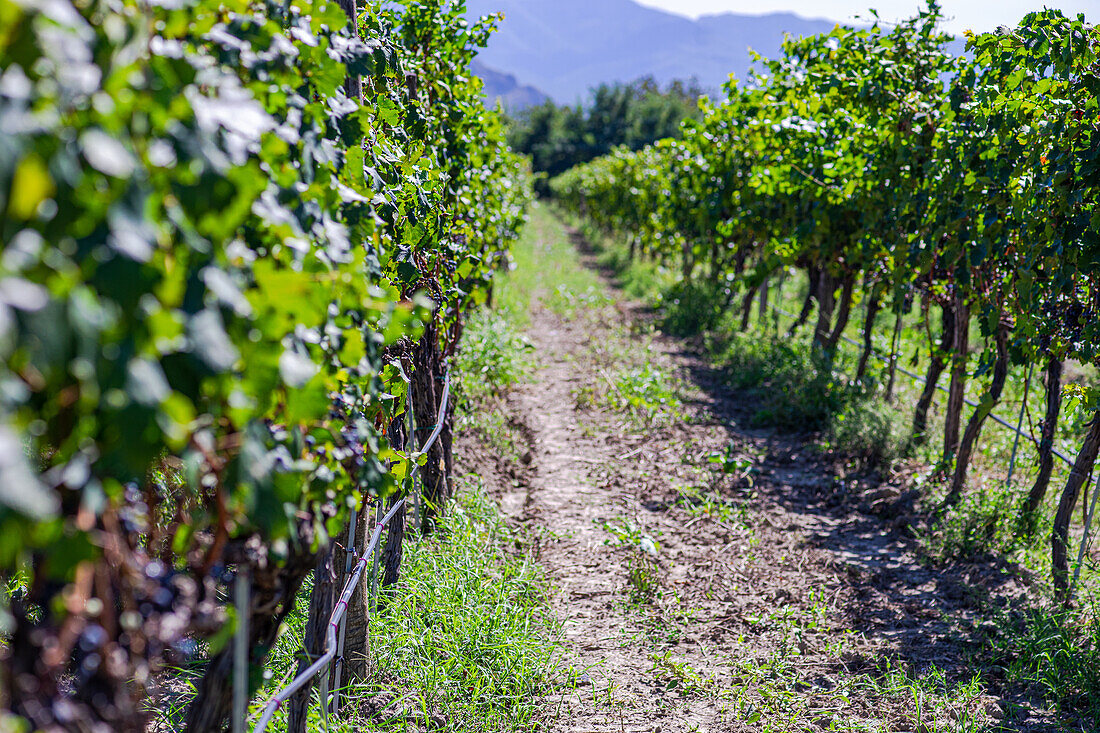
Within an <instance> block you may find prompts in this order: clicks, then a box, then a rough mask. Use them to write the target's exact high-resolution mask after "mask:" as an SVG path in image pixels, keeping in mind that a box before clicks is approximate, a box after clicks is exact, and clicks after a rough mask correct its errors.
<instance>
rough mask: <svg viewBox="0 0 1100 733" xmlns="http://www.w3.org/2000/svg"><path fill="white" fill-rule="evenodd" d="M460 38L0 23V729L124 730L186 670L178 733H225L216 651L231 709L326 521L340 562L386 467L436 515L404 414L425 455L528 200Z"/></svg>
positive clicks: (310, 563)
mask: <svg viewBox="0 0 1100 733" xmlns="http://www.w3.org/2000/svg"><path fill="white" fill-rule="evenodd" d="M463 12H464V7H463V3H462V2H439V1H437V0H427V1H426V2H418V3H410V4H407V5H403V6H396V5H393V4H383V3H380V2H367V3H363V4H360V5H359V6H358V7H357V5H356V3H354V2H350V3H346V4H343V6H342V5H341V4H337V3H332V2H323V1H320V0H291V1H290V2H282V1H279V2H274V1H272V2H263V1H261V2H254V3H231V4H229V5H226V4H224V3H221V2H217V1H210V2H207V1H205V0H200V1H198V2H188V3H145V2H138V1H136V0H121V1H118V2H115V1H114V0H111V1H109V2H108V1H101V0H91V1H90V2H79V3H71V2H68V0H59V2H53V3H48V4H40V3H24V2H22V1H21V0H0V125H2V127H3V130H4V132H3V135H2V136H0V242H3V251H2V255H0V395H2V396H0V573H2V577H3V580H4V587H5V592H4V593H3V595H2V596H0V600H2V605H0V628H2V629H3V635H4V637H3V638H4V642H3V652H2V657H3V665H4V671H3V675H2V677H3V680H2V684H3V690H2V694H0V701H2V707H3V710H2V712H0V727H5V728H7V727H10V726H11V725H15V726H16V727H20V726H22V727H25V728H26V729H33V730H60V729H66V730H114V731H139V730H143V729H144V726H145V720H146V718H147V716H148V714H149V709H148V703H147V700H146V698H147V696H148V693H149V690H150V689H151V688H152V687H153V686H155V684H156V682H157V674H158V673H159V672H160V671H161V670H162V669H164V667H165V665H169V664H174V663H180V662H181V661H184V660H185V659H186V654H187V650H188V649H189V648H191V647H193V646H194V645H195V643H196V642H199V643H201V648H204V649H206V650H208V652H209V655H210V658H211V659H210V663H209V664H208V665H207V666H206V667H205V672H204V674H203V675H202V679H201V680H200V681H199V682H198V684H197V687H198V691H197V696H196V697H195V699H194V702H193V703H192V705H191V709H190V714H189V716H188V727H189V729H190V730H193V731H214V730H221V729H223V727H224V725H225V722H226V720H227V717H228V715H229V707H230V700H231V695H232V691H233V680H232V676H231V674H230V672H231V670H232V665H231V663H230V660H231V657H230V653H229V650H228V648H227V644H228V641H229V639H230V637H231V635H232V634H233V633H234V629H235V628H237V625H238V623H239V621H240V620H241V619H244V618H247V619H248V631H249V633H248V638H247V639H246V640H245V643H246V645H247V649H248V651H249V657H250V669H251V672H252V674H251V676H250V685H251V688H252V689H254V688H255V686H256V685H258V684H260V682H261V680H262V674H261V673H262V670H263V666H264V661H265V659H266V658H267V655H268V653H269V651H270V649H271V646H272V644H273V643H274V642H275V640H276V639H277V637H278V635H279V633H280V625H281V622H282V621H283V619H284V618H285V617H286V616H287V614H288V613H290V611H291V610H292V609H293V608H294V605H295V603H296V600H297V596H298V595H299V589H300V588H301V586H302V583H303V581H304V580H305V579H306V578H307V577H308V576H309V574H310V573H311V572H313V571H314V569H315V568H316V569H318V574H317V578H316V581H317V582H316V583H315V584H314V598H313V606H312V608H313V609H314V610H315V615H316V617H317V619H318V621H319V623H320V624H321V626H322V628H323V624H324V623H325V621H326V620H327V617H328V613H327V610H326V609H331V608H332V607H333V603H334V600H335V599H334V598H333V595H332V594H333V593H334V592H339V589H340V587H341V586H342V584H343V582H344V581H343V573H344V571H345V568H346V567H347V564H346V562H345V554H346V552H347V551H348V550H349V549H350V548H349V547H345V546H342V547H341V548H340V549H339V550H337V549H336V548H335V547H334V539H335V538H336V537H340V538H341V542H342V543H343V545H347V544H348V540H347V539H346V537H347V534H346V533H347V527H346V525H347V523H348V520H349V517H350V516H353V515H354V513H355V512H356V511H358V512H359V516H360V521H359V522H358V525H357V531H356V533H355V535H354V536H353V537H352V538H351V539H352V540H353V544H354V546H355V547H358V548H362V547H363V545H364V536H365V534H366V530H367V526H368V522H367V521H366V519H367V517H368V515H369V514H370V512H369V509H370V505H371V502H373V503H374V504H378V503H380V502H388V504H389V505H392V503H393V502H394V500H395V499H396V498H397V497H400V496H402V495H404V493H405V492H406V491H408V489H409V486H408V481H407V478H408V475H409V473H410V466H411V463H412V462H413V461H416V462H417V463H419V464H422V466H421V470H420V474H421V480H422V486H423V491H424V504H425V511H424V515H423V517H422V518H423V519H424V521H425V526H424V529H430V527H431V522H432V517H433V516H434V513H436V512H439V511H442V509H443V507H444V505H445V502H446V500H447V498H448V495H449V494H450V491H451V483H450V476H449V471H450V466H451V455H450V445H451V411H450V410H448V412H447V413H445V414H444V422H443V432H442V434H441V437H440V440H439V441H438V443H437V444H436V445H435V446H434V447H433V448H432V450H431V452H430V453H429V454H428V455H426V456H425V455H420V454H419V452H418V451H417V449H416V446H417V445H418V444H419V442H418V441H413V442H411V443H410V441H409V440H408V438H409V436H408V431H407V429H406V425H407V421H406V418H407V415H406V410H407V409H408V406H409V405H411V406H412V409H413V411H414V412H415V413H416V415H415V417H416V420H417V423H418V424H419V425H421V426H423V425H429V426H434V425H436V424H437V419H438V411H439V409H440V406H441V398H442V392H443V387H444V381H445V377H446V375H447V373H448V370H449V366H448V364H449V359H450V356H451V355H452V354H453V353H454V351H455V350H456V349H457V348H458V345H459V341H460V337H461V333H462V328H463V322H464V318H465V317H466V314H467V313H468V312H469V311H470V310H471V309H473V308H476V307H477V306H478V304H479V303H483V302H484V301H485V299H486V298H487V295H488V291H489V289H490V287H491V285H492V278H493V274H494V272H495V271H496V270H497V269H498V268H499V267H500V266H501V265H502V263H504V262H505V260H506V259H507V257H508V250H509V247H510V244H511V242H512V240H513V238H514V237H515V236H516V232H517V228H518V227H519V226H520V224H521V222H522V220H523V209H524V206H525V203H526V200H527V199H528V197H529V196H530V187H529V177H528V172H527V167H526V164H525V162H524V161H523V160H522V159H521V158H519V157H518V156H516V155H514V154H513V153H511V152H510V151H509V150H508V148H507V145H506V141H505V138H504V132H503V128H502V126H501V121H500V119H499V118H498V116H497V115H496V114H495V113H493V112H488V111H486V110H485V108H484V106H483V104H482V101H481V89H480V82H478V81H477V80H476V79H473V78H471V77H469V75H467V74H465V73H462V70H464V69H466V68H468V66H469V64H470V62H471V60H472V58H473V57H474V55H475V54H476V52H477V49H478V48H479V47H482V46H483V45H484V43H485V40H486V38H487V36H488V34H489V32H490V30H491V26H492V21H491V20H488V19H487V20H483V21H482V22H480V23H475V24H467V22H466V21H465V19H464V18H463ZM410 390H411V393H412V394H411V397H412V399H411V401H410V400H407V397H408V395H409V391H410ZM452 404H453V401H452ZM426 435H427V434H426V433H425V434H424V435H423V436H418V438H419V440H423V439H424V438H425V437H426ZM391 526H392V528H391V531H390V533H389V535H388V537H389V539H388V541H387V546H386V552H385V555H386V563H385V568H386V570H385V579H384V580H385V581H386V582H392V580H393V579H394V578H396V574H397V572H398V571H399V568H400V560H401V538H402V534H403V528H404V515H403V514H399V515H398V517H397V518H396V519H395V521H394V523H393V525H391ZM237 577H247V582H248V587H249V589H250V590H249V594H248V597H249V599H250V600H249V604H248V606H247V607H242V608H232V607H230V606H229V605H228V604H227V602H226V599H227V598H228V597H229V588H231V587H232V586H233V584H234V579H235V578H237ZM325 581H327V582H325ZM361 590H362V587H361ZM363 604H364V597H363V593H362V592H360V593H358V594H356V595H355V596H353V598H352V602H351V612H350V614H349V617H350V618H351V619H353V624H352V625H350V626H349V628H348V641H347V646H346V648H345V655H346V659H345V662H346V663H345V665H344V670H345V671H346V672H350V673H351V674H352V675H355V674H356V673H358V672H359V671H360V670H361V668H362V667H363V665H365V663H366V656H365V651H364V650H365V645H366V643H367V642H366V636H365V633H366V631H365V612H364V608H363ZM323 641H324V637H323V633H322V634H321V635H320V636H319V637H315V638H314V643H315V644H316V645H320V644H322V643H323ZM308 651H310V652H312V653H316V652H317V651H319V649H317V648H316V647H313V648H310V649H308ZM345 679H346V677H345ZM308 700H309V694H308V689H307V690H306V694H305V695H304V697H302V698H300V699H299V700H298V701H297V705H298V707H297V710H298V711H299V713H300V710H301V706H302V705H304V704H305V703H307V702H308ZM291 707H292V711H291V715H292V720H293V719H294V715H295V712H294V709H293V708H294V706H291ZM297 720H298V722H297V723H294V724H292V727H297V726H300V725H303V724H304V723H302V720H303V717H302V716H301V715H298V718H297Z"/></svg>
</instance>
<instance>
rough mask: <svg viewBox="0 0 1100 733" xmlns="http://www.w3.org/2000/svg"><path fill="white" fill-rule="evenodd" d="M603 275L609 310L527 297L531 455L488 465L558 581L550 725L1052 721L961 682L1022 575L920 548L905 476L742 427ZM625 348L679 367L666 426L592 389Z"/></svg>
mask: <svg viewBox="0 0 1100 733" xmlns="http://www.w3.org/2000/svg"><path fill="white" fill-rule="evenodd" d="M581 246H582V248H583V243H581ZM581 256H582V257H583V258H584V260H585V262H586V263H587V264H588V265H589V266H592V267H595V264H594V261H593V260H592V257H591V254H585V253H582V255H581ZM606 286H607V288H608V291H609V292H610V293H612V300H613V302H614V305H610V306H601V307H599V308H595V309H593V310H592V311H591V312H585V313H582V314H580V315H577V316H575V317H573V318H571V319H570V318H566V317H563V316H562V315H560V314H559V313H556V312H554V311H553V310H552V309H550V308H548V307H546V305H545V304H540V305H536V306H535V307H534V308H533V312H532V315H531V319H532V320H531V325H530V329H529V331H528V337H529V338H530V339H531V340H532V341H533V343H534V344H535V346H536V350H535V353H536V354H537V358H538V361H539V363H538V366H537V370H536V372H535V374H534V375H533V377H532V378H531V379H529V380H527V381H526V382H525V383H524V384H522V385H521V386H519V387H518V388H516V389H515V390H514V391H513V392H512V393H511V394H510V396H509V397H508V398H507V399H508V411H509V412H510V413H511V415H512V416H513V418H512V419H513V421H514V422H513V427H514V428H515V429H516V430H517V433H518V435H519V436H520V440H521V442H522V445H521V447H520V451H519V452H520V454H521V455H522V457H521V459H520V460H508V459H505V458H500V457H497V458H496V459H493V460H491V461H487V462H486V461H481V462H480V463H481V465H480V466H479V468H480V469H481V470H482V471H483V472H484V473H485V474H486V478H487V479H488V480H489V483H490V485H491V486H493V487H494V488H495V490H496V491H497V493H498V494H499V496H500V500H501V505H502V507H503V510H504V511H505V513H506V514H507V515H508V516H509V517H510V518H511V520H512V521H514V522H515V523H517V524H520V525H523V526H524V527H526V529H527V532H526V536H528V537H532V538H534V539H532V548H531V551H532V552H533V553H534V554H535V555H536V557H537V559H538V560H539V562H540V563H541V564H542V565H543V566H544V567H545V569H546V571H547V573H548V575H549V580H550V584H551V586H552V591H551V593H552V599H551V604H552V607H553V610H554V612H555V614H556V616H557V618H559V619H560V621H561V629H560V635H561V641H562V644H563V646H564V649H565V654H566V659H567V661H568V662H569V663H570V664H571V665H572V667H573V669H572V671H568V670H567V671H563V672H562V676H561V679H560V680H558V681H557V687H556V689H555V691H554V693H553V694H552V695H550V696H548V698H547V700H546V705H547V728H548V729H549V730H551V731H563V732H565V731H569V732H574V731H575V732H580V731H616V732H618V733H627V732H628V731H638V732H641V731H647V732H650V731H652V732H661V733H672V732H674V731H764V730H776V731H779V730H825V729H831V730H882V731H934V730H958V729H961V728H960V725H962V724H966V725H967V726H970V727H966V728H965V729H967V730H1014V731H1032V730H1036V731H1037V730H1055V729H1058V728H1056V727H1055V726H1054V724H1053V723H1052V722H1051V721H1050V719H1049V716H1048V714H1047V713H1045V712H1043V711H1042V709H1041V707H1040V706H1037V705H1036V704H1034V703H1033V701H1031V700H1029V699H1028V698H1026V697H1021V696H1020V694H1019V693H1018V692H1017V693H1013V695H1008V694H1005V695H1003V696H994V695H991V694H990V693H989V692H988V690H989V689H990V687H989V685H988V682H987V683H986V686H985V687H983V688H982V691H976V688H974V687H971V688H966V687H965V684H966V683H967V682H968V681H970V680H971V679H972V677H973V675H974V673H975V671H976V667H975V661H974V660H975V658H976V657H975V656H974V655H975V653H976V652H977V651H978V650H979V649H981V648H982V645H983V641H984V640H985V638H986V635H988V634H992V633H996V630H995V628H994V627H993V625H992V624H990V623H989V622H987V621H983V619H985V618H988V616H989V614H990V613H991V612H992V611H993V610H995V609H996V608H998V607H1005V606H1007V605H1008V604H1010V603H1011V602H1012V600H1013V599H1015V598H1019V597H1020V596H1021V595H1023V594H1024V593H1026V592H1027V585H1028V583H1029V579H1028V578H1027V576H1026V574H1025V573H1024V572H1022V571H1020V570H1019V569H1018V568H1016V567H1012V566H1010V565H1008V564H1006V563H1004V562H1003V561H997V560H996V559H993V558H989V559H986V560H983V561H982V562H979V563H974V564H959V565H953V566H948V567H943V566H935V565H933V564H931V563H929V562H927V561H926V560H925V559H923V558H922V555H921V552H920V548H919V543H918V542H917V541H916V540H915V539H914V537H913V531H912V529H911V526H912V525H913V524H914V522H916V521H917V519H918V518H917V517H916V516H915V515H914V508H913V504H914V496H915V494H914V492H912V491H910V490H908V488H907V480H908V479H907V476H906V475H904V474H902V473H899V474H896V475H886V476H880V475H878V474H876V473H873V472H865V471H863V472H859V471H853V472H852V473H851V474H849V473H848V469H846V467H845V466H846V461H844V460H843V459H842V458H841V457H837V456H833V455H830V454H829V453H828V452H826V451H824V450H822V449H821V448H820V447H819V446H818V444H817V441H816V436H814V435H812V434H796V433H778V432H776V431H774V430H762V429H756V428H753V427H751V425H750V422H749V416H750V415H751V414H752V410H751V408H752V404H751V402H750V401H749V398H748V397H747V396H746V395H743V394H739V393H736V392H733V391H731V390H729V389H728V388H727V387H726V386H725V383H724V381H723V379H722V375H721V374H720V372H719V371H717V370H716V369H715V368H714V367H713V366H712V365H711V364H709V363H708V362H707V361H706V359H705V358H703V357H702V356H701V355H700V354H699V353H698V351H697V350H696V349H695V348H693V347H692V345H691V344H690V343H686V342H684V341H682V340H677V339H673V338H668V337H665V336H662V335H660V334H659V333H657V332H655V331H654V329H653V328H652V323H651V321H652V316H651V315H650V314H648V313H646V312H645V311H644V310H642V309H641V308H639V307H637V306H635V305H632V304H629V303H625V302H623V300H622V299H621V298H618V297H617V296H615V295H614V290H613V285H612V284H611V283H607V284H606ZM616 343H617V344H620V345H623V348H622V349H619V350H614V349H611V350H609V346H608V345H609V344H616ZM624 354H625V356H624ZM630 362H633V363H637V364H644V363H648V364H650V365H653V366H654V367H655V368H659V369H660V370H663V371H665V372H667V373H668V374H671V375H673V376H674V377H675V380H676V382H677V389H678V391H679V393H680V398H681V400H682V402H683V407H682V409H681V410H680V413H681V414H680V416H679V417H678V418H675V419H661V420H655V421H653V423H652V424H650V425H646V424H644V421H639V420H638V419H636V418H632V417H630V416H628V415H624V414H623V413H622V412H620V411H618V410H616V409H614V408H613V407H610V406H608V405H607V404H605V403H602V402H600V400H599V399H595V400H593V399H591V395H597V396H598V395H600V394H607V393H609V392H611V391H612V390H613V386H611V382H610V380H609V378H608V370H609V369H613V368H622V367H624V366H629V363H630ZM586 395H588V396H589V398H588V399H586V398H585V396H586ZM708 455H725V456H729V457H731V458H733V459H739V460H742V461H743V462H742V463H740V464H738V463H737V462H736V461H734V462H733V463H731V465H730V466H727V469H728V472H727V471H723V465H722V463H720V462H718V463H716V462H713V461H708V460H707V458H706V457H707V456H708ZM746 464H747V465H748V466H749V468H747V469H745V468H743V466H745V465H746ZM739 466H740V467H739ZM685 487H694V488H692V489H691V491H687V490H686V489H685ZM693 492H694V493H693ZM685 495H687V496H691V495H697V496H705V497H709V499H708V500H707V501H703V500H702V499H699V498H696V499H694V500H692V499H689V498H685ZM632 577H633V580H632ZM936 670H939V672H942V675H939V672H936ZM918 679H923V680H924V682H922V683H919V684H918V683H915V682H914V683H913V684H907V680H908V681H913V680H918ZM929 679H932V680H933V682H928V680H929ZM935 680H938V682H937V681H935ZM994 687H995V685H994ZM960 690H962V691H960Z"/></svg>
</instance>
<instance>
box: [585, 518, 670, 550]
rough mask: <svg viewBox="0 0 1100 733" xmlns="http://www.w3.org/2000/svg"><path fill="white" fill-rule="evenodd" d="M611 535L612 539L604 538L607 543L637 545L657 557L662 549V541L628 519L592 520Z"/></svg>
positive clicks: (627, 545)
mask: <svg viewBox="0 0 1100 733" xmlns="http://www.w3.org/2000/svg"><path fill="white" fill-rule="evenodd" d="M592 521H594V522H596V523H598V524H599V525H600V527H601V528H602V529H603V530H604V531H605V532H607V533H608V534H610V535H611V539H606V540H604V544H605V545H614V546H626V547H636V548H638V549H639V550H641V551H642V552H644V553H646V554H648V555H651V556H652V557H656V556H657V554H658V553H659V552H660V551H661V543H660V542H658V541H657V540H656V539H654V538H653V537H652V536H651V535H649V534H648V533H646V532H645V531H644V530H643V529H642V528H641V527H639V526H638V525H636V524H634V522H631V521H630V520H627V519H620V520H618V521H614V522H601V521H599V520H598V519H594V520H592Z"/></svg>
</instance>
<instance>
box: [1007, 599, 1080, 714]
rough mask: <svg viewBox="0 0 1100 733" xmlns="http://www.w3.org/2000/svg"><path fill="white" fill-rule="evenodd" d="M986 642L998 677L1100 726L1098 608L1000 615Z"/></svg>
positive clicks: (1035, 610) (1032, 610)
mask: <svg viewBox="0 0 1100 733" xmlns="http://www.w3.org/2000/svg"><path fill="white" fill-rule="evenodd" d="M996 628H997V633H995V634H994V635H993V639H992V640H991V646H992V652H993V657H994V659H995V660H996V662H997V664H998V666H999V667H1000V668H1001V669H1003V674H1004V676H1005V677H1006V678H1007V679H1009V680H1011V681H1014V682H1018V683H1022V684H1024V685H1027V686H1028V687H1030V688H1031V689H1032V690H1033V691H1034V692H1036V693H1037V694H1039V695H1041V696H1042V697H1043V698H1044V699H1046V700H1047V701H1049V702H1050V703H1052V704H1053V705H1055V706H1057V707H1058V708H1059V709H1060V710H1062V711H1063V712H1066V713H1067V714H1071V715H1078V716H1082V717H1084V718H1085V719H1087V720H1090V721H1091V724H1092V726H1091V727H1092V728H1093V729H1095V728H1096V726H1100V606H1098V605H1096V603H1095V601H1094V602H1092V603H1091V604H1089V605H1087V606H1086V607H1085V608H1083V609H1081V610H1079V611H1060V612H1052V611H1048V610H1045V609H1038V608H1036V609H1030V610H1027V611H1024V612H1022V613H1015V614H1011V615H1010V614H1004V615H1002V616H1001V617H999V618H998V620H997V622H996Z"/></svg>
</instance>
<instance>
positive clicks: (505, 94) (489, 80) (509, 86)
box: [470, 58, 549, 112]
mask: <svg viewBox="0 0 1100 733" xmlns="http://www.w3.org/2000/svg"><path fill="white" fill-rule="evenodd" d="M470 71H472V72H473V73H474V74H476V75H477V76H479V77H481V80H482V81H483V82H485V89H484V93H485V101H486V103H487V104H488V105H489V106H494V105H496V103H497V101H498V100H499V101H500V103H501V104H503V105H504V109H506V110H509V111H511V112H518V111H519V110H521V109H526V108H528V107H535V106H537V105H540V104H542V103H543V102H545V101H546V100H547V99H548V98H549V97H548V96H547V95H546V94H545V93H543V92H540V91H539V90H538V89H535V88H534V87H533V86H531V85H529V84H520V83H519V82H518V81H516V77H515V75H513V74H505V73H504V72H502V71H497V70H496V69H491V68H489V67H488V66H486V65H485V64H484V63H482V61H481V59H480V58H478V59H477V60H475V61H474V62H473V63H472V64H470Z"/></svg>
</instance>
